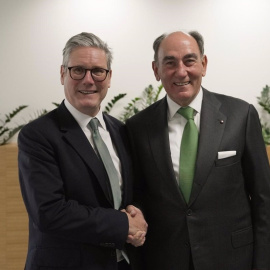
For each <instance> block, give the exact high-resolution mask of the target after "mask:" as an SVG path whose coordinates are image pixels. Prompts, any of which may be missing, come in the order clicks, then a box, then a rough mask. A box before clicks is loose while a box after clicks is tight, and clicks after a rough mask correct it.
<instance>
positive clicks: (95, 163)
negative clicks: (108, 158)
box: [58, 103, 112, 204]
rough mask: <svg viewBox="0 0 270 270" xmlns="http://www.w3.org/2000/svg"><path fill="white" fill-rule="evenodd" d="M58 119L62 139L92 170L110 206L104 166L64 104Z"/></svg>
mask: <svg viewBox="0 0 270 270" xmlns="http://www.w3.org/2000/svg"><path fill="white" fill-rule="evenodd" d="M58 117H59V119H58V120H59V125H60V130H61V131H62V132H63V139H64V140H66V142H67V143H68V144H70V145H71V146H72V147H73V148H74V150H75V151H76V152H77V153H78V155H80V157H81V158H82V160H83V161H84V162H85V164H86V165H87V166H88V167H89V168H90V169H91V170H92V172H93V173H94V174H95V176H96V178H97V181H98V183H99V184H100V186H101V188H102V190H103V192H104V194H105V196H106V198H107V200H108V201H109V202H110V204H112V197H111V193H110V189H109V186H108V181H109V180H108V176H107V174H106V171H105V169H104V165H103V163H102V162H101V161H100V160H99V159H98V157H97V155H96V153H95V151H94V149H93V148H92V146H91V144H90V143H89V141H88V139H87V138H86V136H85V134H84V133H83V131H82V130H81V128H80V126H79V124H78V123H77V122H76V120H75V119H74V117H73V116H72V115H71V113H70V112H69V111H68V110H67V108H66V107H65V105H64V103H62V104H61V105H60V106H59V108H58Z"/></svg>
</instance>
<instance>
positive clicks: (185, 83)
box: [175, 82, 189, 86]
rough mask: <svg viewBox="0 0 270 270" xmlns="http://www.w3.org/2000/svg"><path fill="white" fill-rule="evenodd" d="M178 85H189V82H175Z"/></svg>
mask: <svg viewBox="0 0 270 270" xmlns="http://www.w3.org/2000/svg"><path fill="white" fill-rule="evenodd" d="M175 84H176V85H178V86H183V85H187V84H189V82H183V83H175Z"/></svg>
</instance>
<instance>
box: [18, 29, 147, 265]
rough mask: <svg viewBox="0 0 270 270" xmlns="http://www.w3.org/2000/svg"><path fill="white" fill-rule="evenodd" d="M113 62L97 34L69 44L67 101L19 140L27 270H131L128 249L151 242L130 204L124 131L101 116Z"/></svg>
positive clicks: (139, 215)
mask: <svg viewBox="0 0 270 270" xmlns="http://www.w3.org/2000/svg"><path fill="white" fill-rule="evenodd" d="M111 62H112V54H111V51H110V49H109V48H108V46H107V44H106V43H104V42H103V41H102V40H100V38H98V37H97V36H95V35H94V34H91V33H81V34H79V35H76V36H74V37H72V38H70V39H69V40H68V42H67V43H66V46H65V48H64V50H63V64H62V66H61V72H60V73H61V83H62V85H64V91H65V97H66V99H65V100H64V101H63V102H62V104H61V105H60V106H59V107H58V108H57V109H55V110H53V111H51V112H50V113H48V114H46V115H45V116H43V117H41V118H39V119H37V120H35V121H33V122H31V123H30V124H28V125H26V126H25V127H24V128H23V129H22V130H21V132H20V134H19V138H18V146H19V158H18V159H19V178H20V185H21V191H22V196H23V199H24V202H25V205H26V209H27V212H28V215H29V247H28V254H27V260H26V265H25V269H26V270H38V269H48V270H49V269H70V270H72V269H74V270H75V269H76V270H89V269H91V270H92V269H93V270H121V269H131V268H130V264H129V263H130V262H131V264H132V255H133V251H134V250H133V247H132V246H131V245H129V244H126V243H130V244H132V245H134V246H140V245H142V244H143V243H144V241H145V234H146V231H147V224H146V222H145V220H144V218H143V215H142V213H141V211H140V210H139V209H136V208H135V207H134V206H132V205H130V204H131V203H132V178H133V176H132V168H131V163H130V157H129V153H128V141H127V137H126V132H125V127H124V126H123V124H122V123H121V122H120V121H118V120H116V119H115V118H113V117H111V116H109V115H106V114H103V113H102V111H101V109H100V104H101V102H102V100H103V99H104V98H105V96H106V94H107V91H108V88H109V87H110V82H111V75H112V71H111ZM93 118H96V119H97V120H98V130H99V133H100V135H101V138H102V140H103V141H104V142H105V144H106V146H107V149H108V151H109V154H110V156H111V160H112V162H113V165H114V167H115V169H116V174H117V183H118V184H119V186H118V189H119V190H120V193H119V194H120V196H119V198H117V200H118V201H119V202H121V205H120V207H115V204H114V199H115V197H114V195H113V191H112V185H111V182H110V181H109V177H110V175H109V173H107V171H106V169H105V166H104V164H105V163H103V162H102V161H101V159H100V158H99V157H98V150H97V148H96V147H95V143H94V141H93V137H92V135H93V134H92V130H91V128H90V127H89V122H90V120H91V119H93ZM125 209H126V210H125Z"/></svg>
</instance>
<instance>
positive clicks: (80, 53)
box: [68, 47, 107, 67]
mask: <svg viewBox="0 0 270 270" xmlns="http://www.w3.org/2000/svg"><path fill="white" fill-rule="evenodd" d="M68 64H69V65H83V66H101V67H107V57H106V53H105V51H104V50H102V49H100V48H94V47H76V48H74V49H73V50H72V51H71V53H70V55H69V60H68Z"/></svg>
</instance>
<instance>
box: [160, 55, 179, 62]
mask: <svg viewBox="0 0 270 270" xmlns="http://www.w3.org/2000/svg"><path fill="white" fill-rule="evenodd" d="M168 60H176V57H174V56H170V55H168V56H165V57H164V58H163V60H162V63H164V62H166V61H168Z"/></svg>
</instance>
